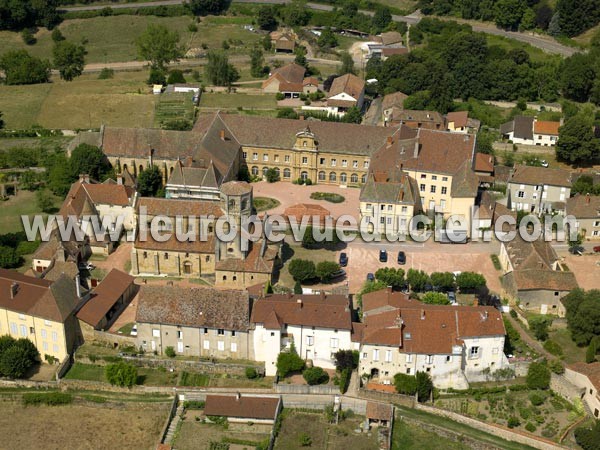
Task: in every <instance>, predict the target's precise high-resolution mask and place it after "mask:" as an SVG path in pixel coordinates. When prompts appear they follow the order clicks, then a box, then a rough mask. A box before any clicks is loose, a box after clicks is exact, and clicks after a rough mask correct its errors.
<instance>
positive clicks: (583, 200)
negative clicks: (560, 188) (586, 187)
mask: <svg viewBox="0 0 600 450" xmlns="http://www.w3.org/2000/svg"><path fill="white" fill-rule="evenodd" d="M567 215H569V216H574V217H575V218H576V219H577V229H578V231H579V233H580V234H581V235H582V236H583V237H584V238H585V239H600V196H597V195H576V196H574V197H571V198H569V199H568V200H567Z"/></svg>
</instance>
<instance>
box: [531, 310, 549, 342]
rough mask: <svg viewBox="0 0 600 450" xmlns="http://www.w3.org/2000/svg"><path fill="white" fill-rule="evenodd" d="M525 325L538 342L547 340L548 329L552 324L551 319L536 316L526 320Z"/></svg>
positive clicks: (544, 316) (539, 315)
mask: <svg viewBox="0 0 600 450" xmlns="http://www.w3.org/2000/svg"><path fill="white" fill-rule="evenodd" d="M527 323H528V324H529V329H530V330H531V331H532V332H533V335H534V336H535V338H536V339H537V340H538V341H545V340H546V339H548V328H550V325H551V324H552V317H550V316H546V315H541V314H538V315H535V316H532V317H530V318H529V319H527Z"/></svg>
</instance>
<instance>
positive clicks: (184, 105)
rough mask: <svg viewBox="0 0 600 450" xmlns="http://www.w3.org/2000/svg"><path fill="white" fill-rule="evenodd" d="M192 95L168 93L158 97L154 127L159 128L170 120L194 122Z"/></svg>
mask: <svg viewBox="0 0 600 450" xmlns="http://www.w3.org/2000/svg"><path fill="white" fill-rule="evenodd" d="M192 97H193V94H190V93H169V94H166V93H164V94H162V95H160V96H159V98H158V101H157V102H156V111H155V114H154V126H155V127H156V128H160V127H161V125H162V124H163V122H168V121H172V120H187V121H189V122H192V123H193V121H194V103H193V102H192Z"/></svg>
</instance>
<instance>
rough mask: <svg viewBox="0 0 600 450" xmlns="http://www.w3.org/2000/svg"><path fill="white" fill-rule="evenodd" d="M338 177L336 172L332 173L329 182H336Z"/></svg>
mask: <svg viewBox="0 0 600 450" xmlns="http://www.w3.org/2000/svg"><path fill="white" fill-rule="evenodd" d="M336 179H337V176H336V175H335V172H331V173H330V174H329V181H336Z"/></svg>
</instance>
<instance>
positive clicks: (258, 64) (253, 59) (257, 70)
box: [250, 45, 268, 78]
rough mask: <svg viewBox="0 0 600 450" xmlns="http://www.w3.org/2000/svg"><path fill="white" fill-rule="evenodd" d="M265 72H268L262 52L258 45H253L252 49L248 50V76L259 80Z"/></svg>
mask: <svg viewBox="0 0 600 450" xmlns="http://www.w3.org/2000/svg"><path fill="white" fill-rule="evenodd" d="M265 69H266V70H265ZM266 72H268V67H265V58H264V56H263V52H262V50H261V49H260V47H259V46H258V45H255V46H254V47H252V50H250V75H252V76H253V77H255V78H260V77H262V76H263V75H264V74H265V73H266Z"/></svg>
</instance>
